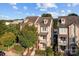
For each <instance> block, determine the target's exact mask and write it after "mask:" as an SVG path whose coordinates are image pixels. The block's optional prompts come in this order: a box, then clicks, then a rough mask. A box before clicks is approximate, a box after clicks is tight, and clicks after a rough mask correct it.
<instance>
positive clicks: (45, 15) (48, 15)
mask: <svg viewBox="0 0 79 59" xmlns="http://www.w3.org/2000/svg"><path fill="white" fill-rule="evenodd" d="M41 17H52V15H51V14H48V13H47V14H42V15H41Z"/></svg>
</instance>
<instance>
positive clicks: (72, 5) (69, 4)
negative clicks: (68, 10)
mask: <svg viewBox="0 0 79 59" xmlns="http://www.w3.org/2000/svg"><path fill="white" fill-rule="evenodd" d="M78 5H79V3H68V4H67V6H68V7H76V6H78Z"/></svg>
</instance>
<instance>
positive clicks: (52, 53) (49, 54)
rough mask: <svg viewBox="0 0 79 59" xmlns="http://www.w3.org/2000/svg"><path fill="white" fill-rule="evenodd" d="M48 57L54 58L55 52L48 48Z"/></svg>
mask: <svg viewBox="0 0 79 59" xmlns="http://www.w3.org/2000/svg"><path fill="white" fill-rule="evenodd" d="M46 56H54V51H53V50H52V48H50V47H47V48H46Z"/></svg>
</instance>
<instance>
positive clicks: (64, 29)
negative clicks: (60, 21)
mask: <svg viewBox="0 0 79 59" xmlns="http://www.w3.org/2000/svg"><path fill="white" fill-rule="evenodd" d="M59 34H67V28H59Z"/></svg>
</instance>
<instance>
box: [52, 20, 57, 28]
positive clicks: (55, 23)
mask: <svg viewBox="0 0 79 59" xmlns="http://www.w3.org/2000/svg"><path fill="white" fill-rule="evenodd" d="M53 23H54V24H53V27H54V28H55V29H57V28H58V26H57V23H58V20H57V19H54V20H53Z"/></svg>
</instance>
